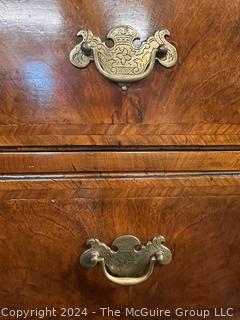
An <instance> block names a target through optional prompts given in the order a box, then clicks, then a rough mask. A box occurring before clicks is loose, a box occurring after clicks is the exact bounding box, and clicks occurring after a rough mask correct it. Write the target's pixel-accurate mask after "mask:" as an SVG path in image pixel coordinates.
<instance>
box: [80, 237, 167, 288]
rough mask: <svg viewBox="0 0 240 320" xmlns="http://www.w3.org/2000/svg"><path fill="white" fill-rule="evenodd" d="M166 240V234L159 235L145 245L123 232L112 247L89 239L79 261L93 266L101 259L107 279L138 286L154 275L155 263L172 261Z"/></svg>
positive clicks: (87, 266)
mask: <svg viewBox="0 0 240 320" xmlns="http://www.w3.org/2000/svg"><path fill="white" fill-rule="evenodd" d="M163 242H165V239H164V237H163V236H158V237H155V238H154V239H153V240H152V241H149V242H148V243H147V244H146V246H144V245H141V243H140V241H139V239H138V238H136V237H134V236H132V235H124V236H120V237H118V238H117V239H115V240H114V241H113V243H112V246H111V248H110V247H108V246H107V245H105V244H104V243H101V242H100V241H99V240H97V239H90V240H88V241H87V244H88V245H90V248H89V249H88V250H86V251H84V252H83V253H82V255H81V257H80V264H81V265H82V266H84V267H86V268H91V267H95V266H96V264H97V263H98V262H99V263H100V265H101V267H102V270H103V273H104V275H105V276H106V278H107V279H108V280H110V281H112V282H114V283H117V284H120V285H123V286H129V285H135V284H138V283H141V282H144V281H146V280H147V279H148V278H149V277H150V276H151V274H152V272H153V269H154V265H155V263H156V262H158V263H159V264H160V265H167V264H169V263H170V262H171V261H172V253H171V251H170V250H169V249H168V248H167V247H166V246H164V245H163ZM115 249H116V250H115ZM145 270H147V272H146V273H145V274H144V272H145Z"/></svg>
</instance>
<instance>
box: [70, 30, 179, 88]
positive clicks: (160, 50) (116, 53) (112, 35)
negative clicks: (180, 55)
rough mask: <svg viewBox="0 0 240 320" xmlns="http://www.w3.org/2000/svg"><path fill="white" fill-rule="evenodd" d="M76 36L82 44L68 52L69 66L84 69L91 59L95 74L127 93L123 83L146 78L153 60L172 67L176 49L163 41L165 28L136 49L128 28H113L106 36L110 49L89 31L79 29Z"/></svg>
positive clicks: (132, 34)
mask: <svg viewBox="0 0 240 320" xmlns="http://www.w3.org/2000/svg"><path fill="white" fill-rule="evenodd" d="M77 35H78V36H82V41H81V42H80V43H79V44H78V45H77V46H75V48H74V49H73V50H72V51H71V53H70V61H71V63H72V64H73V65H75V66H76V67H78V68H85V67H86V66H87V65H88V64H89V63H90V61H91V60H93V61H95V64H96V67H97V69H98V71H99V72H100V73H101V74H102V75H104V76H105V77H107V78H108V79H110V80H113V81H115V82H118V83H119V85H120V86H121V87H122V89H123V90H127V83H130V82H133V81H138V80H141V79H143V78H145V77H147V76H148V75H149V74H150V73H151V71H152V70H153V67H154V64H155V61H156V60H157V61H158V62H159V63H160V64H161V65H162V66H164V67H166V68H170V67H173V66H174V65H175V64H176V62H177V50H176V48H175V47H174V46H173V45H172V44H171V43H170V42H168V41H167V40H166V36H170V32H169V31H168V30H167V29H163V30H158V31H156V32H155V34H154V36H151V37H149V38H148V39H147V41H145V42H143V43H142V44H141V45H140V46H139V47H137V46H135V44H134V40H136V39H140V37H139V35H138V33H137V31H136V30H135V29H133V28H132V27H129V26H118V27H115V28H113V29H112V30H111V31H110V32H109V33H108V34H107V39H111V40H112V41H113V46H112V47H108V46H107V45H106V43H105V42H102V41H101V39H100V38H98V37H96V36H94V35H93V33H92V31H91V30H89V29H82V30H80V31H79V32H78V34H77Z"/></svg>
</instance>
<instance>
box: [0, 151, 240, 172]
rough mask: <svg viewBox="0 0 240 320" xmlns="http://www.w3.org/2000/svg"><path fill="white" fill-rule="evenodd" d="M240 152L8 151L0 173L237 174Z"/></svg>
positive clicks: (0, 163)
mask: <svg viewBox="0 0 240 320" xmlns="http://www.w3.org/2000/svg"><path fill="white" fill-rule="evenodd" d="M239 169H240V151H217V152H214V151H205V152H201V151H200V152H197V151H195V152H187V151H181V152H174V151H169V152H167V151H163V152H157V151H156V152H65V153H64V152H15V153H14V152H9V153H2V154H0V172H1V173H2V174H17V173H18V174H21V173H22V174H24V173H25V174H26V173H35V174H37V173H75V172H138V171H144V172H148V171H149V172H153V171H166V172H167V171H234V170H235V171H237V170H239Z"/></svg>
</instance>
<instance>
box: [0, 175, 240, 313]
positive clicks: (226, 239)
mask: <svg viewBox="0 0 240 320" xmlns="http://www.w3.org/2000/svg"><path fill="white" fill-rule="evenodd" d="M239 207H240V177H239V175H234V174H231V175H230V174H226V175H222V176H221V175H215V174H208V175H203V174H202V175H200V174H199V175H197V174H188V175H185V174H175V175H173V174H172V175H169V176H168V177H167V176H163V175H162V176H161V175H143V174H142V175H141V174H138V175H131V176H130V175H120V174H116V175H115V176H100V175H99V176H96V175H95V176H92V175H89V176H87V175H85V176H84V175H83V176H78V177H75V176H69V177H62V178H61V177H56V176H52V177H49V178H45V179H44V178H43V177H42V178H40V177H39V178H35V179H33V178H31V177H28V178H26V177H25V178H22V179H20V178H17V177H16V178H13V177H12V178H10V177H9V178H5V180H4V181H1V183H0V220H1V224H0V261H1V264H0V274H1V277H0V304H1V306H2V307H12V308H31V309H32V308H41V307H46V306H48V307H49V308H50V307H56V308H60V307H64V306H66V307H73V306H76V307H80V308H83V307H87V308H88V309H89V310H90V311H91V310H92V311H94V310H95V311H98V310H99V308H100V307H103V306H109V307H110V308H114V309H116V308H117V309H120V310H123V309H124V308H125V307H135V308H143V307H146V308H156V307H158V308H171V309H172V310H174V309H175V308H178V307H182V308H186V309H197V308H200V309H202V308H207V309H209V310H210V311H211V312H213V311H212V310H214V308H217V307H219V308H224V309H226V308H234V317H233V319H238V316H239V301H240V257H239V250H240V234H239V230H240V219H239ZM121 235H134V236H136V237H138V238H139V239H140V240H141V242H142V243H144V244H145V243H146V242H147V241H148V240H151V239H152V238H153V237H154V236H156V235H163V236H164V237H165V239H166V245H167V247H168V248H169V249H170V250H171V252H172V255H173V259H172V262H171V263H170V264H169V265H166V266H162V267H160V266H155V268H154V272H153V274H152V276H151V277H150V278H149V279H148V280H147V281H146V282H144V283H142V284H139V285H136V286H131V287H124V286H121V285H116V284H114V283H112V282H110V281H109V280H107V279H106V278H105V277H104V275H103V273H102V270H101V268H100V267H98V266H96V267H94V268H92V269H91V268H90V269H88V268H83V267H82V266H80V263H79V257H80V255H81V254H82V253H83V252H84V250H86V248H87V247H86V240H87V239H90V238H95V239H99V240H100V241H102V242H103V243H105V244H107V245H110V244H111V242H112V241H113V240H114V239H115V238H117V237H119V236H121ZM122 318H124V317H122ZM173 318H174V317H173ZM190 318H191V319H192V317H185V318H184V319H190Z"/></svg>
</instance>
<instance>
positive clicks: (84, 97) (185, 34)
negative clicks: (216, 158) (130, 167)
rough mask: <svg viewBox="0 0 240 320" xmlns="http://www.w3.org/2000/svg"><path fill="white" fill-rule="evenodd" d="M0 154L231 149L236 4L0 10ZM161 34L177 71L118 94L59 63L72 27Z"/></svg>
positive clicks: (17, 5) (91, 73)
mask: <svg viewBox="0 0 240 320" xmlns="http://www.w3.org/2000/svg"><path fill="white" fill-rule="evenodd" d="M0 18H1V19H0V41H1V48H0V70H1V73H0V145H1V146H42V145H45V146H53V145H118V144H122V145H239V141H240V126H239V123H240V109H239V105H240V78H239V75H240V67H239V54H240V46H239V28H240V24H239V23H240V20H239V1H238V0H232V1H229V0H221V2H219V1H218V0H213V1H208V0H202V1H201V2H199V1H198V0H192V1H189V0H181V1H180V0H171V1H165V0H131V1H128V0H95V1H88V0H72V1H65V0H54V1H48V0H42V1H40V2H39V1H38V0H26V1H17V0H11V1H9V0H2V1H1V3H0ZM120 24H128V25H131V26H132V27H134V28H136V29H137V30H138V31H139V33H140V35H141V37H142V39H146V38H147V37H148V36H149V35H151V34H152V33H153V32H154V31H155V30H156V29H158V28H160V27H162V26H163V27H166V28H168V29H169V30H170V32H171V35H172V37H171V40H172V41H173V42H174V44H175V45H176V46H177V49H178V53H179V62H178V64H177V66H176V67H174V68H172V69H170V70H168V69H164V68H163V67H161V66H159V65H156V66H155V68H154V71H153V73H152V75H151V76H150V77H149V78H147V79H145V80H143V81H140V82H138V83H135V84H133V85H132V86H131V88H130V89H129V91H128V92H127V93H125V94H124V93H122V92H121V90H120V89H119V88H118V86H117V85H115V84H112V83H111V82H110V81H108V80H107V79H104V78H103V77H102V76H101V75H100V74H99V73H98V72H97V70H96V68H95V66H94V65H91V66H89V67H88V68H87V69H85V70H78V69H76V68H74V67H73V66H72V65H71V64H70V62H69V58H68V54H69V52H70V50H71V49H72V48H73V47H74V46H75V44H76V43H77V41H79V40H78V39H77V38H76V36H75V35H76V33H77V31H78V30H79V29H80V28H81V27H89V28H91V30H92V31H93V32H94V34H96V35H98V36H100V37H101V38H103V39H104V37H105V35H106V33H107V32H108V31H109V30H110V29H111V28H112V27H115V26H117V25H120Z"/></svg>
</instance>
